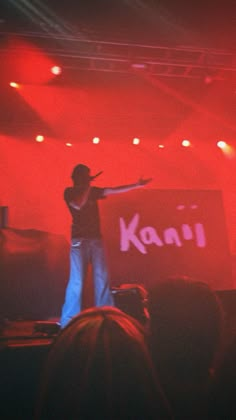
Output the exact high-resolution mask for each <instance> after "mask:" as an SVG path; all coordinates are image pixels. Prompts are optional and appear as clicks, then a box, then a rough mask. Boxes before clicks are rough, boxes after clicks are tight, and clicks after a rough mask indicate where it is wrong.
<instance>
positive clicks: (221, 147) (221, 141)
mask: <svg viewBox="0 0 236 420" xmlns="http://www.w3.org/2000/svg"><path fill="white" fill-rule="evenodd" d="M217 146H218V147H219V148H220V149H226V147H227V144H226V142H225V141H223V140H220V141H218V142H217Z"/></svg>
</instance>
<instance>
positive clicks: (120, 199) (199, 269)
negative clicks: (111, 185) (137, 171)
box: [100, 189, 232, 289]
mask: <svg viewBox="0 0 236 420" xmlns="http://www.w3.org/2000/svg"><path fill="white" fill-rule="evenodd" d="M100 209H101V216H102V228H103V233H104V240H105V244H106V248H107V255H108V262H109V267H110V274H111V280H112V286H115V285H117V284H120V283H124V282H125V283H126V282H128V283H130V282H131V283H137V282H138V283H142V284H144V285H145V286H146V287H147V288H150V287H152V286H154V285H155V284H156V283H157V282H158V281H161V280H164V279H165V278H167V277H169V276H173V275H185V276H190V277H193V278H195V279H197V280H199V281H205V282H207V283H208V284H209V285H210V286H212V287H213V288H214V289H230V288H232V274H231V266H230V254H229V246H228V239H227V231H226V225H225V216H224V209H223V202H222V195H221V192H220V191H215V190H200V191H199V190H151V189H142V190H135V191H130V192H128V193H124V194H119V195H115V196H110V197H108V198H107V199H106V200H104V202H101V203H100Z"/></svg>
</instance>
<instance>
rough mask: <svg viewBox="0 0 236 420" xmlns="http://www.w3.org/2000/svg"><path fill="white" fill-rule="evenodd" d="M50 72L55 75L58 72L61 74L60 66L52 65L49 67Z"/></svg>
mask: <svg viewBox="0 0 236 420" xmlns="http://www.w3.org/2000/svg"><path fill="white" fill-rule="evenodd" d="M51 72H52V74H54V75H55V76H58V75H59V74H61V67H59V66H53V67H51Z"/></svg>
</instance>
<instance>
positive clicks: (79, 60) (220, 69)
mask: <svg viewBox="0 0 236 420" xmlns="http://www.w3.org/2000/svg"><path fill="white" fill-rule="evenodd" d="M1 35H3V36H6V33H4V34H0V36H1ZM7 35H14V36H17V37H18V38H19V37H20V38H24V39H28V40H30V41H31V42H34V43H36V44H37V45H40V47H43V49H44V50H45V51H46V52H47V53H48V54H49V56H51V57H53V59H54V60H57V61H58V62H60V65H61V66H62V67H63V69H66V68H68V69H69V68H70V69H77V70H88V71H100V72H101V71H103V72H118V73H132V72H145V73H146V74H148V75H150V76H158V77H159V76H164V77H178V78H196V79H199V78H204V77H211V78H214V80H231V79H232V78H235V76H236V52H234V51H225V50H217V49H211V48H200V47H188V46H175V47H170V46H168V47H167V46H158V45H145V44H144V45H143V44H136V43H130V42H109V41H101V40H91V39H85V38H82V37H75V36H65V35H58V34H52V33H50V34H44V33H34V32H27V33H17V34H16V33H14V34H7ZM3 48H4V47H2V49H3ZM13 49H14V48H13Z"/></svg>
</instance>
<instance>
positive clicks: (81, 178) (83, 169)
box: [71, 163, 92, 186]
mask: <svg viewBox="0 0 236 420" xmlns="http://www.w3.org/2000/svg"><path fill="white" fill-rule="evenodd" d="M71 178H72V180H73V182H74V185H80V186H87V185H89V183H90V181H91V179H92V177H91V176H90V168H89V167H88V166H86V165H83V164H82V163H79V164H78V165H76V166H75V167H74V169H73V171H72V174H71Z"/></svg>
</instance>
